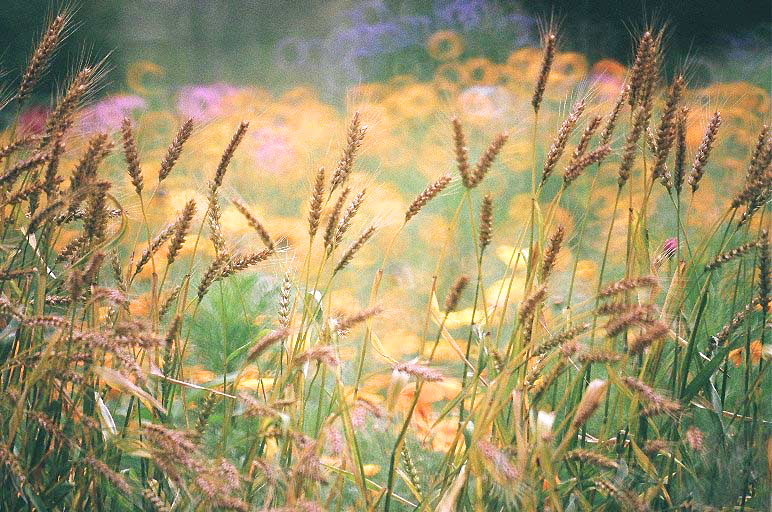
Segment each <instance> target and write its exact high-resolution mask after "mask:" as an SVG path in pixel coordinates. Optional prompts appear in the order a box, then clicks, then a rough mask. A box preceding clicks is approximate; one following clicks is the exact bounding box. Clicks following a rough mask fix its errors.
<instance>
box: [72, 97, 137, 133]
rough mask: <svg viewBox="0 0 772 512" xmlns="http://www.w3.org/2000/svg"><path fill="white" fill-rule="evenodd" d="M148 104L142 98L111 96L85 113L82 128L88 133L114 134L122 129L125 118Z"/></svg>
mask: <svg viewBox="0 0 772 512" xmlns="http://www.w3.org/2000/svg"><path fill="white" fill-rule="evenodd" d="M146 106H147V102H145V100H144V99H143V98H141V97H140V96H135V95H132V94H120V95H115V96H109V97H107V98H104V99H102V100H100V101H99V102H97V103H95V104H94V105H92V106H90V107H88V108H87V109H85V110H84V111H83V117H82V120H81V127H82V128H83V130H85V131H86V132H112V131H116V130H118V129H119V128H120V127H121V122H122V121H123V118H124V117H131V116H132V114H133V113H134V111H135V110H140V109H144V108H145V107H146Z"/></svg>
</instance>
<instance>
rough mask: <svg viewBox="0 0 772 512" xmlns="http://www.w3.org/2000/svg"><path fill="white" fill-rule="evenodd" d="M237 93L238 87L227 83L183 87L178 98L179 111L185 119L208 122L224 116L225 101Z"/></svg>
mask: <svg viewBox="0 0 772 512" xmlns="http://www.w3.org/2000/svg"><path fill="white" fill-rule="evenodd" d="M236 91H238V89H237V88H236V87H233V86H232V85H228V84H225V83H215V84H208V85H190V86H187V87H183V88H182V89H180V94H179V96H178V97H177V110H178V111H179V112H180V114H182V115H183V116H185V117H192V118H194V119H196V120H197V121H207V120H210V119H212V118H215V117H217V116H219V115H220V114H222V110H223V105H224V101H223V100H224V99H225V97H226V96H228V95H229V94H233V93H234V92H236Z"/></svg>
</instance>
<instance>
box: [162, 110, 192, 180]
mask: <svg viewBox="0 0 772 512" xmlns="http://www.w3.org/2000/svg"><path fill="white" fill-rule="evenodd" d="M191 133H193V119H188V120H187V121H185V122H184V123H183V124H182V126H181V127H180V129H179V131H178V132H177V135H175V137H174V140H172V143H171V144H170V145H169V148H168V149H167V150H166V156H165V157H164V159H163V162H161V169H159V171H158V182H159V183H160V182H162V181H163V180H165V179H166V178H167V177H168V176H169V173H170V172H172V168H173V167H174V164H176V163H177V160H178V159H179V158H180V154H181V153H182V146H183V145H184V144H185V142H186V141H187V140H188V139H189V138H190V134H191Z"/></svg>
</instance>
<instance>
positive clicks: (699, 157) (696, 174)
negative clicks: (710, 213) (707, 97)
mask: <svg viewBox="0 0 772 512" xmlns="http://www.w3.org/2000/svg"><path fill="white" fill-rule="evenodd" d="M719 126H721V114H720V113H718V112H716V113H715V114H713V117H712V118H711V119H710V122H709V123H708V127H707V128H706V130H705V135H704V136H703V138H702V142H701V143H700V147H699V148H698V149H697V154H696V155H695V157H694V163H693V164H692V172H691V174H689V185H691V187H692V193H694V192H697V189H698V188H699V187H700V180H701V179H702V176H703V174H705V165H706V164H707V163H708V157H709V156H710V150H711V149H712V148H713V143H714V142H715V140H716V134H717V133H718V127H719Z"/></svg>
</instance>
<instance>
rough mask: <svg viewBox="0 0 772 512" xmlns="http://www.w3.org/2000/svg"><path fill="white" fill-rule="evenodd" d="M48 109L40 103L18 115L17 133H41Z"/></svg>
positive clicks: (44, 125)
mask: <svg viewBox="0 0 772 512" xmlns="http://www.w3.org/2000/svg"><path fill="white" fill-rule="evenodd" d="M49 113H50V110H49V109H48V108H47V107H44V106H42V105H37V106H35V107H30V108H28V109H27V110H25V111H24V112H22V114H21V116H19V133H20V135H22V136H27V135H37V134H40V133H43V130H45V128H46V120H47V119H48V114H49Z"/></svg>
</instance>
